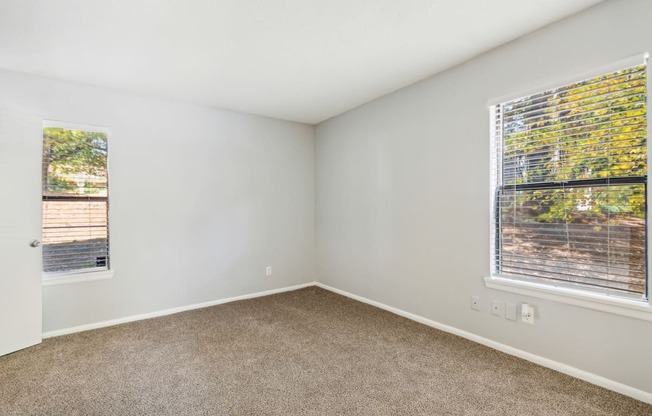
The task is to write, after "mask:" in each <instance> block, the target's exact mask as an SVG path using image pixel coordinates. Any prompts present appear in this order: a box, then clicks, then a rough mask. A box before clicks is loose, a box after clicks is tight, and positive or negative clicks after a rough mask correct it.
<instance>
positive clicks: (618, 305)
mask: <svg viewBox="0 0 652 416" xmlns="http://www.w3.org/2000/svg"><path fill="white" fill-rule="evenodd" d="M648 58H649V54H648V53H645V54H637V55H635V56H632V57H629V58H625V59H622V60H618V61H615V62H611V63H609V64H607V65H602V66H599V67H596V68H593V69H591V70H588V71H584V72H582V73H579V74H576V75H574V76H571V77H565V78H561V79H557V80H556V81H552V82H547V83H545V84H542V85H541V84H540V85H539V86H535V87H531V88H527V89H526V90H525V91H523V92H520V93H516V94H510V95H506V96H503V97H498V98H494V99H492V100H490V101H489V102H488V103H487V108H488V109H491V108H492V107H494V106H496V105H498V104H503V103H505V102H509V101H512V100H515V99H519V98H522V97H526V96H530V95H534V94H537V93H541V92H542V91H547V90H551V89H556V88H560V87H563V86H564V85H568V84H572V83H576V82H579V81H582V80H585V79H589V78H593V77H597V76H601V75H604V74H607V73H610V72H615V71H619V70H622V69H624V68H628V67H632V66H636V65H641V64H643V63H645V64H647V65H648V69H647V77H646V85H647V86H648V93H647V96H646V105H647V108H648V114H646V118H647V120H648V123H647V137H648V138H652V123H651V122H650V121H651V120H650V117H649V108H650V96H651V94H650V90H649V86H650V85H652V82H651V80H652V74H651V72H652V71H651V68H650V67H649V59H648ZM494 116H495V114H494V113H493V111H489V117H488V118H489V120H490V130H492V131H490V135H491V145H490V155H489V156H490V157H489V170H490V172H491V170H492V169H495V168H497V167H496V166H493V163H494V162H495V160H493V159H492V156H491V153H492V152H494V151H496V149H497V147H496V146H497V145H496V143H495V142H494V140H495V139H496V137H494V134H493V128H494V127H493V123H495V117H494ZM647 149H648V151H647V162H648V167H650V166H652V163H651V162H652V155H651V152H650V150H651V147H650V145H649V144H648V145H647ZM494 179H495V177H494V176H493V175H491V174H490V179H489V185H490V186H489V190H490V195H489V199H490V206H489V212H490V217H489V231H490V232H489V240H490V241H489V253H488V254H489V273H488V274H487V275H486V276H485V278H484V283H485V286H486V287H487V288H490V289H496V290H500V291H505V292H511V293H515V294H519V295H525V296H528V297H534V298H539V299H546V300H551V301H555V302H560V303H564V304H569V305H574V306H579V307H583V308H587V309H593V310H599V311H603V312H607V313H612V314H616V315H621V316H627V317H631V318H636V319H642V320H646V321H652V303H651V300H650V298H652V281H651V280H652V279H651V278H650V276H649V274H647V273H646V275H647V276H646V278H647V285H646V287H647V293H646V298H641V299H628V298H626V297H621V296H616V295H614V294H612V293H608V292H604V291H599V290H597V291H592V290H590V289H586V288H581V287H580V288H576V287H572V286H567V285H563V284H559V285H556V284H554V282H545V283H543V282H538V281H535V280H532V281H529V280H526V279H519V278H517V277H513V276H505V275H501V274H500V273H497V272H496V260H495V259H496V255H497V253H499V250H500V248H499V245H498V244H497V243H496V241H495V239H496V238H499V233H497V232H496V230H492V229H491V227H493V226H496V227H500V223H499V221H497V220H496V216H499V215H500V211H499V210H498V209H496V204H498V203H499V200H498V197H499V193H500V192H501V191H502V190H503V188H505V187H504V186H500V185H498V184H496V183H494ZM603 181H604V182H605V184H606V182H607V179H604V180H603V179H598V180H596V179H579V180H570V181H566V182H556V183H552V184H550V185H544V186H545V187H548V188H552V189H554V188H558V189H561V188H564V187H565V188H566V189H568V188H572V187H575V186H588V185H600V184H601V183H599V182H603ZM617 182H623V183H624V184H644V186H645V190H646V192H645V194H646V223H645V230H646V241H645V248H646V253H645V261H646V270H647V269H648V268H649V265H650V264H651V263H650V256H651V254H650V250H649V238H648V235H649V232H650V221H647V218H648V216H649V213H650V206H651V204H650V202H651V198H652V197H651V195H650V193H649V192H647V176H645V177H632V178H628V179H618V180H616V181H614V179H613V178H612V179H611V182H610V184H616V183H617ZM534 186H537V187H538V188H540V187H541V184H536V185H534V184H517V185H509V186H508V188H509V189H510V190H514V189H515V188H519V187H522V188H523V189H526V188H528V187H534Z"/></svg>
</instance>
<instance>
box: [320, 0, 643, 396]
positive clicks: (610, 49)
mask: <svg viewBox="0 0 652 416" xmlns="http://www.w3.org/2000/svg"><path fill="white" fill-rule="evenodd" d="M650 16H652V2H649V1H645V0H639V1H637V0H631V1H607V2H605V3H602V4H600V5H598V6H596V7H594V8H591V9H589V10H587V11H585V12H583V13H581V14H579V15H575V16H572V17H570V18H568V19H565V20H563V21H561V22H559V23H557V24H554V25H552V26H549V27H547V28H544V29H542V30H540V31H538V32H536V33H534V34H532V35H529V36H527V37H525V38H521V39H519V40H517V41H514V42H512V43H510V44H507V45H505V46H503V47H501V48H498V49H496V50H493V51H491V52H489V53H486V54H484V55H482V56H480V57H478V58H476V59H473V60H471V61H469V62H466V63H464V64H463V65H460V66H458V67H455V68H452V69H450V70H448V71H446V72H444V73H441V74H439V75H436V76H433V77H431V78H429V79H426V80H424V81H422V82H419V83H417V84H414V85H412V86H410V87H407V88H404V89H402V90H399V91H397V92H395V93H393V94H390V95H388V96H385V97H382V98H380V99H377V100H375V101H372V102H370V103H368V104H365V105H363V106H361V107H359V108H356V109H354V110H352V111H350V112H348V113H345V114H343V115H341V116H339V117H335V118H333V119H331V120H328V121H326V122H324V123H322V124H320V125H319V126H317V129H316V154H317V178H316V181H317V204H316V207H317V213H316V218H317V257H318V275H319V281H320V282H323V283H325V284H327V285H331V286H333V287H336V288H339V289H342V290H345V291H348V292H351V293H354V294H357V295H360V296H364V297H366V298H370V299H373V300H375V301H378V302H382V303H384V304H387V305H390V306H393V307H397V308H400V309H403V310H405V311H408V312H412V313H415V314H417V315H421V316H423V317H426V318H429V319H432V320H435V321H438V322H441V323H444V324H448V325H451V326H453V327H457V328H459V329H462V330H465V331H468V332H471V333H474V334H477V335H480V336H483V337H486V338H489V339H492V340H495V341H498V342H501V343H504V344H508V345H511V346H513V347H516V348H519V349H522V350H525V351H527V352H530V353H533V354H537V355H540V356H543V357H547V358H549V359H552V360H556V361H559V362H561V363H565V364H568V365H571V366H574V367H577V368H579V369H582V370H585V371H588V372H591V373H594V374H597V375H600V376H603V377H606V378H609V379H612V380H615V381H617V382H620V383H624V384H626V385H628V386H631V387H634V388H636V389H640V390H643V391H645V392H652V377H651V376H650V370H651V369H652V365H651V364H650V358H651V357H652V322H648V321H641V320H636V319H631V318H625V317H621V316H617V315H611V314H607V313H603V312H597V311H594V310H588V309H583V308H579V307H575V306H569V305H564V304H560V303H555V302H552V301H545V300H540V299H528V298H526V297H523V296H519V295H512V294H509V293H506V292H500V291H496V290H490V289H487V288H486V287H485V286H484V283H483V280H482V279H483V277H484V276H486V275H487V274H488V271H489V176H488V175H489V124H488V117H489V115H488V108H487V103H488V101H489V100H490V99H492V98H495V97H502V96H505V95H509V94H513V93H518V92H524V91H526V90H529V89H531V88H532V87H535V86H537V85H541V84H548V83H550V82H552V81H555V80H559V79H564V78H567V77H568V76H572V75H574V74H577V73H580V72H583V71H586V70H590V69H592V68H594V67H596V66H601V65H605V64H608V63H610V62H613V61H617V60H620V59H622V58H625V57H629V56H632V55H635V54H640V53H643V52H645V51H650V50H652V25H650ZM471 295H478V296H480V297H481V298H482V302H483V303H482V307H483V311H481V312H475V311H472V310H471V309H470V306H469V300H470V296H471ZM491 299H496V300H501V301H509V302H514V303H518V302H521V301H530V302H532V303H533V304H536V305H537V306H538V316H537V322H536V325H534V326H529V325H524V324H519V323H515V322H512V321H508V320H505V319H501V318H497V317H494V316H491V315H490V313H489V302H490V300H491Z"/></svg>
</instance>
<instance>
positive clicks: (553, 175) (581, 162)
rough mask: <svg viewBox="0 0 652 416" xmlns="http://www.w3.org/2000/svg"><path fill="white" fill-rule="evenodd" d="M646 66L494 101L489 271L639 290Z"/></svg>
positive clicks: (643, 272) (633, 293)
mask: <svg viewBox="0 0 652 416" xmlns="http://www.w3.org/2000/svg"><path fill="white" fill-rule="evenodd" d="M646 81H647V70H646V65H645V64H641V65H635V66H632V67H628V68H624V69H621V70H618V71H613V72H610V73H607V74H603V75H601V76H596V77H593V78H590V79H587V80H584V81H581V82H576V83H572V84H567V85H563V86H560V87H558V88H554V89H550V90H548V91H543V92H540V93H537V94H533V95H530V96H526V97H523V98H520V99H516V100H512V101H507V102H503V103H501V104H498V105H495V106H493V107H492V108H491V132H492V143H493V145H492V150H493V153H492V189H493V193H492V207H493V215H492V219H493V221H492V240H493V247H492V253H491V254H492V263H493V268H494V270H493V272H494V274H497V275H501V276H506V277H512V278H516V279H528V280H536V281H538V282H544V283H549V284H552V285H570V286H574V287H576V288H581V289H587V290H597V291H600V292H609V293H612V294H618V295H622V296H626V297H636V298H646V296H647V267H646V215H647V196H646V194H647V140H646V133H647V109H646V99H647V96H646Z"/></svg>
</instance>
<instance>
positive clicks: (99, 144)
mask: <svg viewBox="0 0 652 416" xmlns="http://www.w3.org/2000/svg"><path fill="white" fill-rule="evenodd" d="M42 182H43V191H42V195H43V271H44V272H69V271H92V270H98V269H108V267H109V231H108V206H109V199H108V175H107V134H106V133H105V132H97V131H87V130H76V129H69V128H65V127H57V126H56V125H46V127H44V129H43V165H42Z"/></svg>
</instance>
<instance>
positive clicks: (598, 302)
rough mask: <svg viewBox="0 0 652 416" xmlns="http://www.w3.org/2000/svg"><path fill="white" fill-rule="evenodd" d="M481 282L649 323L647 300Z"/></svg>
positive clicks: (489, 280) (510, 282) (491, 279)
mask: <svg viewBox="0 0 652 416" xmlns="http://www.w3.org/2000/svg"><path fill="white" fill-rule="evenodd" d="M484 282H485V285H486V286H487V287H488V288H490V289H497V290H503V291H506V292H512V293H518V294H520V295H526V296H531V297H534V298H539V299H548V300H553V301H556V302H561V303H566V304H568V305H574V306H580V307H583V308H587V309H594V310H598V311H602V312H607V313H612V314H615V315H622V316H627V317H630V318H636V319H642V320H644V321H652V307H651V306H650V303H649V301H648V302H646V301H642V300H641V301H637V300H629V299H621V298H618V297H615V296H609V295H607V294H601V293H588V292H585V291H581V290H576V289H572V288H566V287H558V286H549V285H545V284H541V283H533V282H524V281H520V280H515V279H508V278H505V277H500V276H490V277H485V278H484Z"/></svg>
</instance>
